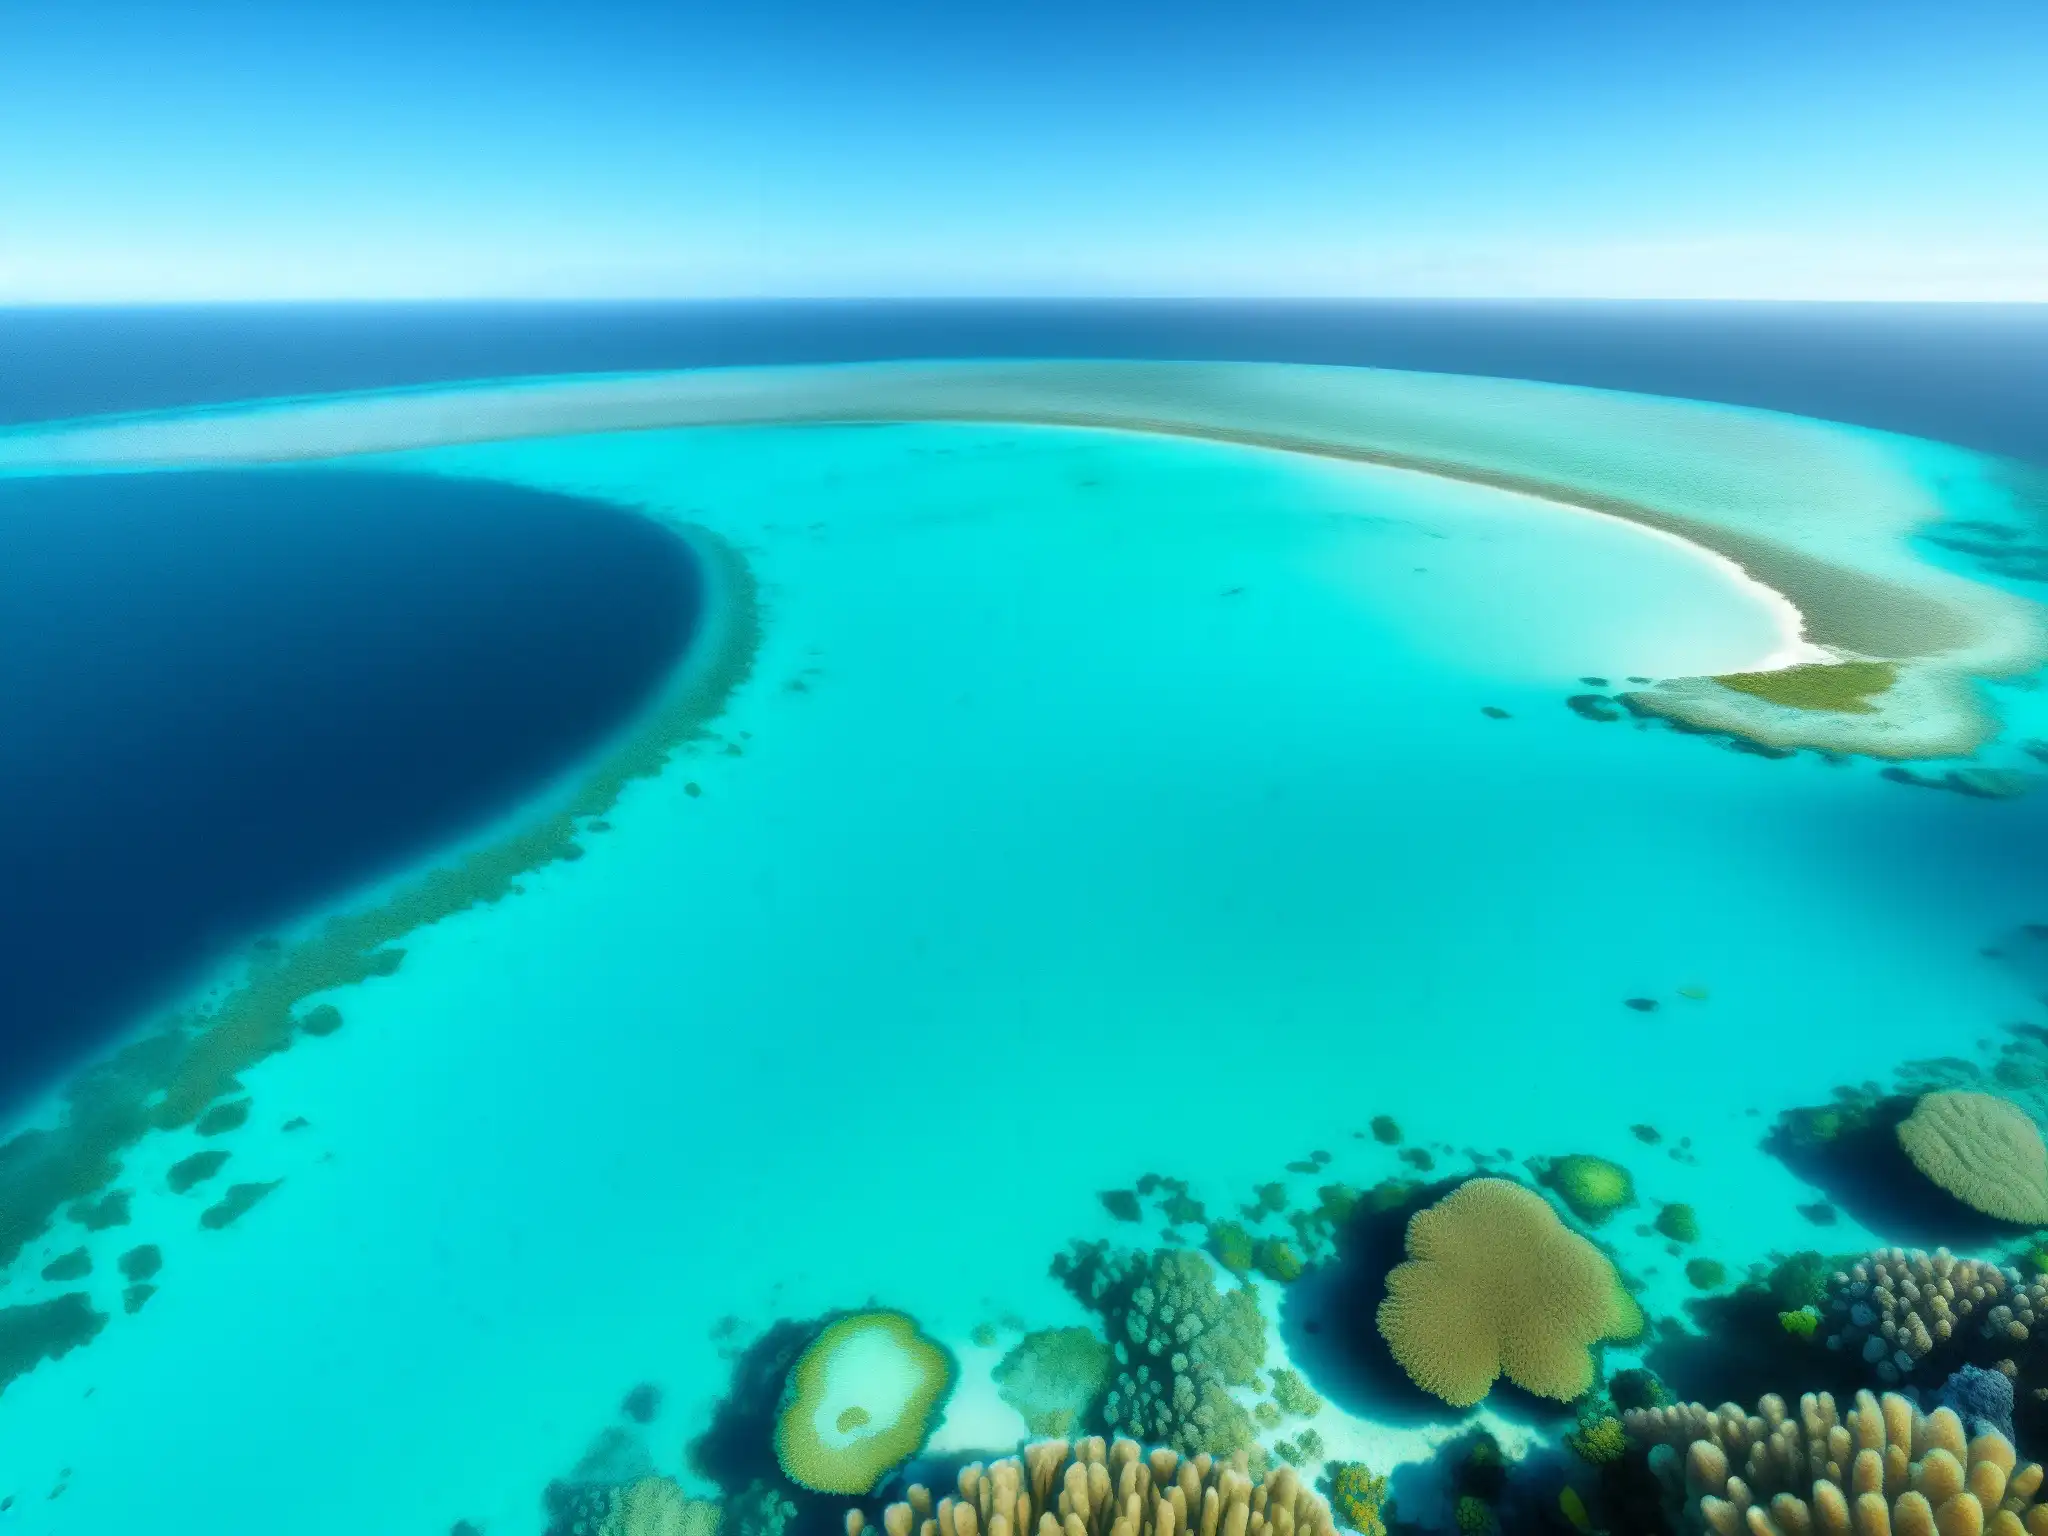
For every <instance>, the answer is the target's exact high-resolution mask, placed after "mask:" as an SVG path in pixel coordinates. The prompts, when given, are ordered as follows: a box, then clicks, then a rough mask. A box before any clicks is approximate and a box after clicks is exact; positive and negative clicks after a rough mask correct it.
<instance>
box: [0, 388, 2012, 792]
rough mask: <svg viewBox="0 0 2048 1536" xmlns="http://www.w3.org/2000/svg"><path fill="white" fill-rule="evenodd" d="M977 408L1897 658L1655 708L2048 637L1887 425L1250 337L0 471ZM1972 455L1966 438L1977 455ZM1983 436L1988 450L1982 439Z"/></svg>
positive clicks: (1743, 718)
mask: <svg viewBox="0 0 2048 1536" xmlns="http://www.w3.org/2000/svg"><path fill="white" fill-rule="evenodd" d="M881 421H963V422H984V423H985V422H1007V423H1017V424H1042V425H1049V426H1069V427H1084V428H1098V429H1107V430H1122V431H1135V432H1144V433H1155V434H1164V435H1183V436H1193V437H1203V438H1209V439H1214V440H1218V441H1226V442H1236V443H1241V444H1244V445H1247V446H1253V447H1266V448H1273V449H1279V450H1284V451H1291V452H1301V453H1308V454H1317V455H1324V456H1330V457H1337V458H1347V459H1357V460H1362V461H1366V462H1372V463H1379V464H1384V465H1388V466H1390V467H1394V468H1402V469H1410V470H1415V471H1419V472H1422V473H1427V474H1436V475H1442V476H1446V477H1449V478H1454V479H1460V480H1467V481H1471V482H1473V483H1476V484H1481V485H1486V486H1489V487H1492V488H1494V489H1496V490H1501V491H1508V492H1519V493H1522V494H1526V495H1530V496H1534V497H1537V498H1539V499H1542V500H1545V501H1549V502H1555V503H1561V504H1563V505H1566V506H1570V507H1574V508H1577V509H1579V510H1583V511H1589V512H1595V513H1601V514H1605V515H1608V516H1613V517H1617V518H1621V519H1623V520H1626V521H1629V522H1632V523H1635V524H1637V525H1639V526H1641V527H1644V528H1647V529H1654V530H1656V531H1658V532H1659V533H1661V534H1663V535H1665V536H1668V537H1672V538H1675V539H1678V540H1680V541H1681V542H1683V543H1685V544H1686V545H1688V546H1689V547H1691V548H1694V549H1697V550H1699V551H1702V552H1705V553H1706V554H1707V555H1709V556H1710V557H1712V558H1715V559H1717V560H1719V561H1723V562H1726V564H1727V565H1728V566H1729V567H1732V568H1733V569H1734V570H1735V571H1737V572H1739V573H1740V575H1741V576H1742V578H1743V579H1744V580H1745V581H1746V582H1748V583H1749V584H1751V585H1752V586H1753V587H1754V588H1756V589H1758V595H1759V597H1760V600H1762V601H1765V602H1766V603H1768V604H1770V605H1771V606H1772V607H1773V608H1774V609H1776V610H1777V611H1778V612H1779V615H1780V618H1781V625H1780V628H1781V633H1782V638H1783V643H1782V644H1781V645H1780V646H1778V647H1776V648H1775V649H1774V650H1773V651H1772V653H1771V654H1770V655H1769V656H1767V657H1763V658H1760V659H1759V660H1758V662H1757V664H1756V666H1755V667H1754V669H1753V670H1757V671H1766V670H1776V669H1780V668H1783V667H1788V666H1796V665H1801V664H1807V663H1814V662H1822V663H1824V662H1829V661H1838V660H1856V659H1874V660H1883V661H1888V662H1891V663H1893V664H1894V665H1895V667H1896V668H1897V672H1898V683H1897V685H1896V686H1895V687H1894V688H1892V689H1891V690H1890V691H1888V692H1887V693H1886V694H1884V695H1882V696H1880V697H1879V698H1877V699H1875V700H1874V701H1873V704H1874V707H1873V708H1872V709H1871V710H1870V711H1869V712H1868V713H1858V714H1842V713H1833V712H1826V711H1817V710H1808V709H1796V708H1789V707H1786V706H1783V705H1778V704H1772V703H1769V702H1767V701H1763V700H1759V699H1756V698H1754V697H1752V696H1748V695H1744V694H1739V693H1736V692H1735V691H1733V690H1729V689H1725V688H1721V687H1720V686H1719V685H1718V684H1715V683H1713V682H1712V680H1710V679H1687V680H1679V682H1677V683H1675V684H1673V685H1670V686H1666V687H1660V688H1657V689H1653V690H1649V691H1647V692H1645V693H1644V694H1642V695H1639V696H1638V697H1639V698H1640V699H1641V700H1642V701H1643V703H1644V704H1645V705H1646V707H1648V708H1650V709H1651V710H1653V711H1657V712H1662V713H1667V714H1670V715H1673V716H1675V717H1677V718H1680V719H1682V720H1687V721H1690V722H1691V723H1694V724H1698V725H1702V726H1706V727H1709V728H1712V729H1718V730H1726V731H1730V732H1732V733H1734V734H1738V735H1743V736H1748V737H1751V738H1752V739H1756V740H1761V741H1765V742H1768V743H1770V744H1773V745H1783V746H1817V747H1823V748H1828V749H1833V750H1840V751H1850V752H1866V753H1870V754H1872V755H1877V756H1882V757H1889V758H1913V757H1948V756H1957V755H1965V754H1967V753H1969V752H1971V751H1973V750H1974V749H1975V748H1976V747H1977V746H1978V745H1981V744H1982V743H1983V742H1984V741H1985V740H1987V739H1988V738H1989V737H1990V736H1991V735H1993V734H1995V732H1996V729H1997V722H1996V720H1995V719H1994V718H1993V717H1992V715H1991V714H1990V712H1989V711H1988V710H1987V708H1986V707H1985V706H1984V704H1983V702H1982V700H1981V699H1980V698H1979V694H1978V689H1977V682H1978V680H1979V679H1984V678H1997V677H2006V676H2013V675H2018V674H2021V673H2025V672H2028V671H2031V670H2033V669H2034V668H2036V667H2038V666H2040V665H2041V664H2042V663H2043V662H2044V661H2048V615H2044V612H2043V610H2042V609H2041V608H2040V606H2039V605H2037V604H2034V603H2030V602H2028V601H2026V600H2025V599H2023V598H2020V597H2017V596H2015V595H2013V594H2011V593H2007V592H2004V591H2002V590H2000V589H1997V588H1994V587H1991V586H1988V585H1985V584H1982V583H1978V582H1973V581H1970V580H1968V579H1966V578H1964V577H1961V576H1958V575H1955V574H1953V573H1951V572H1948V571H1944V570H1941V569H1938V568H1936V567H1934V566H1932V565H1930V564H1927V563H1926V562H1924V561H1922V560H1920V559H1918V558H1917V557H1916V556H1915V555H1914V554H1913V553H1912V551H1911V549H1910V547H1909V545H1908V538H1909V535H1910V534H1911V533H1912V532H1913V531H1914V530H1915V529H1917V528H1919V527H1922V526H1925V525H1927V524H1929V523H1931V522H1934V521H1936V520H1938V519H1939V518H1940V516H1941V515H1942V508H1941V504H1940V500H1939V496H1938V494H1937V492H1936V490H1935V488H1934V487H1933V486H1932V485H1931V484H1930V483H1929V481H1928V477H1927V476H1925V475H1923V474H1921V473H1920V472H1919V471H1918V469H1917V467H1916V466H1915V465H1914V464H1913V462H1912V461H1911V459H1910V457H1909V456H1908V455H1907V454H1906V453H1905V452H1903V451H1900V450H1899V449H1896V448H1894V447H1892V446H1891V445H1890V444H1889V442H1888V441H1887V440H1886V439H1884V438H1883V437H1881V436H1880V435H1879V434H1874V433H1864V432H1859V431H1857V430H1855V429H1851V428H1845V427H1839V426H1834V425H1831V424H1828V423H1824V422H1818V421H1809V420H1807V419H1805V418H1801V417H1792V416H1782V415H1778V414H1775V413H1771V412H1765V411H1753V410H1747V409H1742V408H1736V407H1728V406H1715V405H1704V404H1700V403H1697V402H1688V401H1677V400H1665V399H1661V398H1658V397H1651V396H1642V395H1627V394H1620V393H1615V392H1611V391H1601V390H1590V389H1580V388H1575V387H1567V386H1560V385H1547V384H1533V383H1527V382H1522V381H1514V380H1503V379H1488V378H1477V377H1468V376H1461V375H1448V374H1419V373H1397V372H1390V371H1385V370H1376V369H1357V368H1329V367H1311V366H1304V365H1294V364H1256V363H1192V364H1190V363H1125V362H1004V361H997V362H954V363H888V364H842V365H831V366H823V367H794V368H738V369H708V370H696V371H690V372H678V373H666V374H637V375H609V376H597V377H589V378H570V379H542V380H525V381H509V382H508V381H496V382H486V383H478V384H469V385H462V386H455V387H449V388H445V389H435V388H410V389H404V390H398V391H388V392H380V393H373V394H364V395H349V396H334V397H323V398H313V399H300V400H291V401H282V402H259V403H256V404H252V405H249V406H245V407H239V408H237V407H208V408H205V409H203V410H198V411H187V412H171V413H164V414H157V415H148V416H133V417H123V418H117V419H110V420H106V421H93V420H85V421H74V422H66V423H57V424H53V425H49V426H45V427H34V428H25V429H16V430H14V431H11V432H6V433H0V474H8V473H13V474H38V473H79V472H86V473H90V472H96V471H109V470H123V469H146V468H169V467H198V466H202V465H238V464H261V463H276V462H286V461H294V460H306V459H315V458H333V457H341V456H348V455H357V454H367V453H377V452H387V451H396V450H402V449H409V448H423V447H434V446H443V445H448V444H456V443H475V442H485V441H494V440H502V439H510V438H519V437H535V436H570V435H581V434H587V433H597V432H614V431H630V430H641V429H652V428H663V427H682V426H713V425H745V424H763V425H766V424H795V423H827V422H831V423H854V422H881ZM1957 454H1958V456H1959V459H1966V458H1968V457H1970V456H1966V455H1961V454H1960V450H1958V451H1957ZM1987 462H1988V461H1987Z"/></svg>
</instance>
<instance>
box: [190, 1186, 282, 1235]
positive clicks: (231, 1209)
mask: <svg viewBox="0 0 2048 1536" xmlns="http://www.w3.org/2000/svg"><path fill="white" fill-rule="evenodd" d="M283 1182H284V1180H283V1179H270V1180H268V1181H266V1182H264V1183H260V1184H230V1185H229V1186H228V1191H227V1193H226V1194H224V1195H222V1196H221V1197H220V1199H218V1200H216V1201H215V1202H214V1203H213V1204H212V1205H209V1206H208V1207H207V1208H206V1209H205V1210H203V1211H201V1212H200V1213H199V1225H200V1226H202V1227H205V1228H207V1229H208V1230H209V1231H219V1230H220V1229H221V1228H222V1227H231V1226H233V1225H234V1224H235V1223H236V1222H238V1221H240V1220H241V1219H242V1218H243V1217H244V1216H246V1215H248V1214H249V1212H250V1211H251V1210H252V1209H253V1208H254V1207H255V1206H256V1204H257V1203H258V1202H259V1201H261V1200H262V1199H263V1198H264V1197H265V1196H266V1195H268V1194H269V1193H270V1192H271V1191H272V1190H274V1189H276V1188H277V1186H278V1185H280V1184H282V1183H283Z"/></svg>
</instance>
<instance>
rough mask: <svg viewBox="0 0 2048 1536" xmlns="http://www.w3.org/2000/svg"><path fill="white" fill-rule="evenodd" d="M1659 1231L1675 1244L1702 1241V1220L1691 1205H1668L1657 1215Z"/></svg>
mask: <svg viewBox="0 0 2048 1536" xmlns="http://www.w3.org/2000/svg"><path fill="white" fill-rule="evenodd" d="M1656 1227H1657V1231H1658V1232H1659V1233H1661V1234H1662V1235H1663V1236H1665V1237H1668V1238H1670V1239H1671V1241H1673V1242H1674V1243H1696V1242H1698V1241H1699V1240H1700V1220H1699V1217H1697V1216H1695V1215H1694V1214H1693V1209H1692V1207H1691V1206H1689V1205H1667V1206H1665V1207H1664V1209H1663V1210H1661V1211H1659V1212H1658V1213H1657V1221H1656Z"/></svg>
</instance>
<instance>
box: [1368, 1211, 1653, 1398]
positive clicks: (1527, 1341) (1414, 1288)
mask: <svg viewBox="0 0 2048 1536" xmlns="http://www.w3.org/2000/svg"><path fill="white" fill-rule="evenodd" d="M1379 1328H1380V1332H1381V1333H1382V1334H1383V1335H1384V1336H1385V1337H1386V1340H1387V1344H1388V1347H1389V1348H1391V1349H1392V1350H1393V1353H1394V1358H1395V1359H1396V1360H1398V1361H1400V1362H1401V1365H1402V1368H1403V1369H1404V1370H1406V1371H1407V1372H1408V1374H1409V1375H1410V1376H1411V1377H1413V1378H1414V1380H1415V1383H1416V1385H1417V1386H1419V1387H1421V1388H1422V1389H1423V1390H1424V1391H1427V1392H1433V1393H1435V1394H1436V1395H1437V1396H1438V1397H1441V1398H1442V1399H1443V1400H1444V1401H1445V1402H1447V1403H1450V1404H1452V1405H1453V1406H1454V1407H1459V1408H1466V1407H1470V1406H1471V1405H1472V1404H1473V1403H1476V1402H1478V1401H1479V1400H1480V1399H1481V1398H1482V1397H1484V1396H1486V1394H1487V1391H1488V1390H1489V1389H1490V1388H1491V1387H1492V1386H1493V1383H1494V1381H1495V1380H1496V1378H1498V1377H1499V1376H1501V1375H1503V1374H1505V1375H1506V1376H1507V1378H1508V1379H1509V1380H1510V1381H1512V1382H1514V1383H1515V1384H1516V1385H1517V1386H1519V1387H1523V1388H1525V1389H1527V1390H1528V1391H1531V1392H1534V1393H1536V1394H1538V1395H1539V1396H1542V1397H1553V1398H1557V1399H1559V1400H1561V1401H1569V1400H1571V1399H1572V1398H1575V1397H1577V1396H1579V1395H1580V1394H1581V1393H1583V1392H1584V1391H1585V1390H1586V1389H1587V1388H1588V1387H1590V1386H1591V1385H1592V1384H1593V1357H1592V1354H1591V1350H1592V1347H1593V1345H1595V1344H1597V1343H1598V1342H1599V1341H1600V1340H1602V1339H1627V1338H1633V1337H1635V1335H1636V1334H1638V1333H1639V1332H1641V1331H1642V1313H1641V1312H1640V1311H1638V1310H1637V1308H1636V1305H1635V1303H1634V1302H1633V1301H1632V1300H1630V1299H1629V1296H1628V1293H1627V1292H1626V1291H1624V1290H1623V1289H1622V1287H1621V1280H1620V1277H1619V1276H1617V1275H1616V1274H1615V1271H1614V1266H1613V1265H1612V1264H1610V1263H1609V1262H1608V1260H1607V1257H1606V1255H1604V1254H1602V1253H1601V1252H1600V1250H1599V1249H1598V1248H1595V1247H1594V1246H1593V1245H1592V1244H1591V1243H1589V1242H1587V1241H1586V1240H1585V1239H1584V1238H1583V1237H1580V1236H1579V1235H1578V1234H1577V1233H1574V1232H1572V1231H1570V1230H1568V1229H1567V1228H1566V1227H1565V1225H1564V1223H1563V1222H1561V1221H1559V1220H1558V1217H1557V1213H1556V1212H1555V1211H1553V1210H1552V1209H1551V1208H1550V1206H1549V1204H1548V1203H1547V1202H1546V1201H1545V1200H1544V1199H1543V1198H1542V1196H1540V1195H1538V1194H1536V1193H1534V1192H1533V1191H1531V1190H1527V1189H1524V1188H1523V1187H1522V1186H1521V1185H1519V1184H1513V1183H1510V1182H1508V1181H1507V1180H1506V1179H1472V1180H1469V1181H1467V1182H1466V1183H1464V1184H1461V1185H1459V1186H1458V1187H1457V1188H1456V1189H1454V1190H1453V1191H1451V1193H1450V1194H1448V1195H1446V1196H1445V1197H1444V1198H1443V1199H1442V1200H1440V1201H1438V1202H1437V1203H1436V1204H1435V1205H1433V1206H1431V1207H1430V1208H1429V1209H1428V1210H1425V1211H1419V1212H1417V1213H1416V1215H1415V1217H1414V1219H1413V1220H1411V1221H1410V1222H1409V1223H1408V1261H1407V1262H1406V1263H1405V1264H1400V1265H1397V1266H1396V1267H1395V1268H1394V1271H1393V1273H1391V1274H1390V1275H1388V1276H1387V1297H1386V1300H1384V1301H1383V1302H1381V1303H1380V1309H1379Z"/></svg>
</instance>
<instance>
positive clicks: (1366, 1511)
mask: <svg viewBox="0 0 2048 1536" xmlns="http://www.w3.org/2000/svg"><path fill="white" fill-rule="evenodd" d="M1386 1503H1387V1480H1386V1479H1385V1478H1384V1477H1375V1476H1373V1472H1372V1468H1371V1467H1368V1466H1367V1465H1366V1464H1365V1463H1364V1462H1362V1461H1340V1462H1338V1463H1337V1465H1336V1466H1335V1467H1334V1468H1332V1469H1331V1471H1330V1507H1331V1509H1332V1510H1333V1511H1335V1513H1336V1516H1337V1518H1338V1519H1339V1520H1341V1521H1343V1522H1344V1523H1345V1524H1346V1525H1347V1526H1349V1527H1350V1528H1351V1529H1352V1530H1354V1531H1357V1532H1358V1533H1359V1536H1386V1533H1387V1523H1386Z"/></svg>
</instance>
